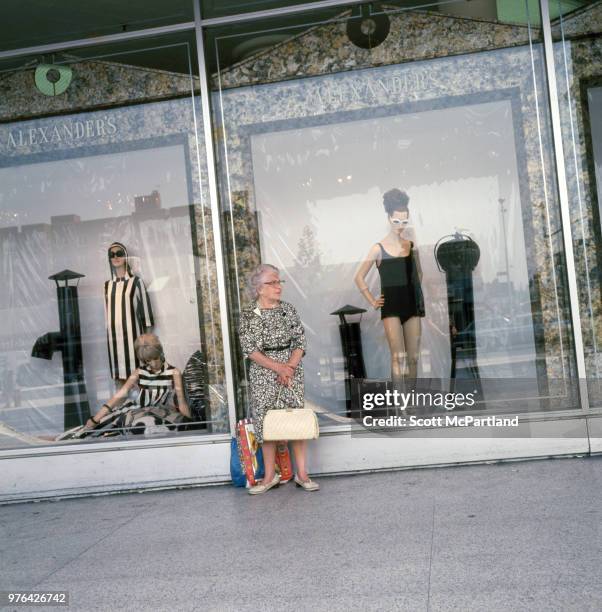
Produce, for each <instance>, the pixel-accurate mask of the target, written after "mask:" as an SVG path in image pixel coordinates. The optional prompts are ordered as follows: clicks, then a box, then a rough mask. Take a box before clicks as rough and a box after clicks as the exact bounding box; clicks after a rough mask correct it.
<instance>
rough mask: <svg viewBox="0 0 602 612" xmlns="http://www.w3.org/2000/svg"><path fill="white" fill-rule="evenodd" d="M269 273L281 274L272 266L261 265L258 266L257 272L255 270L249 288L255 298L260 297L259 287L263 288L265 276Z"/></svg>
mask: <svg viewBox="0 0 602 612" xmlns="http://www.w3.org/2000/svg"><path fill="white" fill-rule="evenodd" d="M269 272H276V274H280V270H279V269H278V268H277V267H276V266H273V265H272V264H261V265H259V266H257V267H256V268H255V270H253V273H252V274H251V277H250V278H249V286H250V288H251V292H252V293H253V295H254V296H255V297H257V296H258V295H259V287H261V283H262V282H263V281H262V279H263V277H264V275H265V274H268V273H269Z"/></svg>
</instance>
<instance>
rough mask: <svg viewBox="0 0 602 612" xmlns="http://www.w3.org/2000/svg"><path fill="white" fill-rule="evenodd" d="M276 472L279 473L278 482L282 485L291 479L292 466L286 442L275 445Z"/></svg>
mask: <svg viewBox="0 0 602 612" xmlns="http://www.w3.org/2000/svg"><path fill="white" fill-rule="evenodd" d="M276 470H277V471H278V472H280V482H281V483H282V484H284V483H285V482H288V481H289V480H291V479H292V477H293V464H292V462H291V455H290V453H289V450H288V444H287V443H286V442H277V443H276Z"/></svg>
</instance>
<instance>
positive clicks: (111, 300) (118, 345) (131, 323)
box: [105, 272, 154, 379]
mask: <svg viewBox="0 0 602 612" xmlns="http://www.w3.org/2000/svg"><path fill="white" fill-rule="evenodd" d="M105 313H106V320H107V346H108V349H109V363H110V366H111V378H113V379H127V378H128V377H129V376H130V374H131V373H132V372H133V371H134V370H135V369H136V367H137V366H138V359H137V357H136V352H135V351H134V342H135V340H136V338H137V337H138V336H139V335H140V334H142V333H144V332H145V330H146V328H149V327H152V326H153V325H154V319H153V311H152V308H151V303H150V300H149V297H148V294H147V292H146V287H145V286H144V283H143V282H142V279H141V278H140V277H138V276H135V275H133V274H130V273H129V272H126V274H125V276H124V277H123V278H116V277H115V276H114V277H113V278H112V279H111V280H109V281H107V282H106V283H105Z"/></svg>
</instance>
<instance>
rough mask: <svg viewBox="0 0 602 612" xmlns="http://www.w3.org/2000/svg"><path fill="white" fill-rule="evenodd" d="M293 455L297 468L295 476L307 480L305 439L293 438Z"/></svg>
mask: <svg viewBox="0 0 602 612" xmlns="http://www.w3.org/2000/svg"><path fill="white" fill-rule="evenodd" d="M291 444H292V446H293V456H294V457H295V466H296V468H297V476H298V477H299V478H300V479H301V480H307V479H308V478H309V475H308V474H307V440H293V441H292V442H291Z"/></svg>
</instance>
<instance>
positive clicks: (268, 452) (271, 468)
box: [261, 442, 276, 483]
mask: <svg viewBox="0 0 602 612" xmlns="http://www.w3.org/2000/svg"><path fill="white" fill-rule="evenodd" d="M261 448H262V449H263V465H264V466H265V475H264V477H263V482H265V483H268V482H272V480H274V476H275V475H276V442H264V443H263V444H262V445H261Z"/></svg>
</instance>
